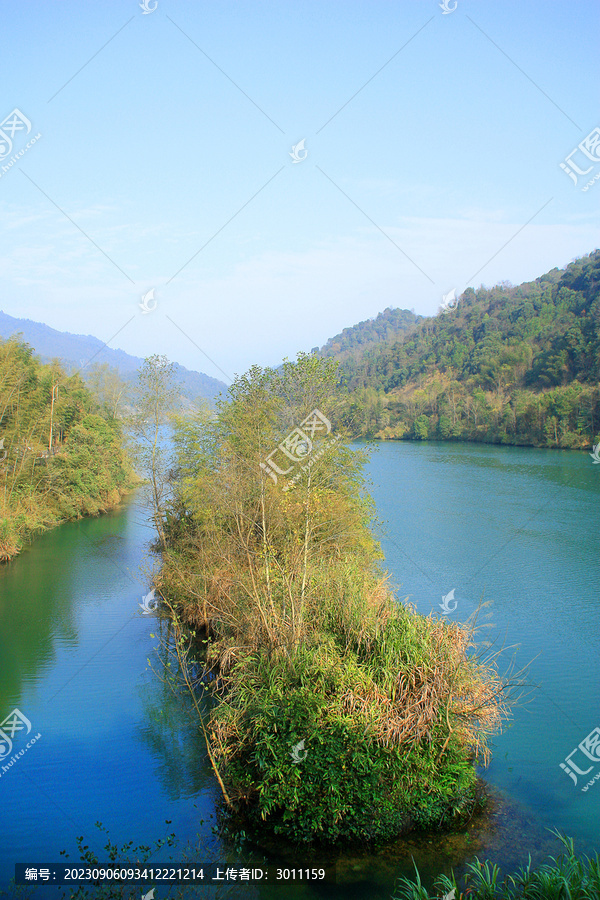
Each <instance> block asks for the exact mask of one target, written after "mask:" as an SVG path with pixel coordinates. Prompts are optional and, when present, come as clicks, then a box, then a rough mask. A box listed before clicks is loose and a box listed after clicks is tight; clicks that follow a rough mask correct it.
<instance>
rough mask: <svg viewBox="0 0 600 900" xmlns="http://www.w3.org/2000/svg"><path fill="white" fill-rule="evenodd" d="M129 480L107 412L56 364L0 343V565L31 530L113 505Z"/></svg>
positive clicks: (117, 429) (117, 431)
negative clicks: (45, 361)
mask: <svg viewBox="0 0 600 900" xmlns="http://www.w3.org/2000/svg"><path fill="white" fill-rule="evenodd" d="M133 477H134V476H133V473H132V470H131V469H130V466H129V463H128V460H127V456H126V454H125V451H124V449H123V446H122V433H121V425H120V423H119V421H118V420H117V419H116V418H115V415H114V411H113V410H112V409H111V408H110V406H109V405H108V404H102V403H100V402H99V401H98V400H96V399H95V398H94V395H93V394H92V393H91V392H90V390H89V389H88V388H87V387H86V386H85V384H84V383H83V381H82V380H81V378H80V377H79V375H71V376H68V375H67V374H66V373H65V371H64V370H63V369H62V367H61V366H60V365H59V363H58V362H54V363H52V364H51V365H42V364H41V363H40V362H39V360H38V359H37V358H36V357H35V356H34V354H33V351H32V349H31V347H29V346H28V345H27V344H25V343H24V342H22V341H20V340H18V339H16V338H11V339H10V340H2V339H0V560H7V559H10V558H11V557H13V556H15V555H16V554H17V553H18V552H19V550H20V549H21V548H22V546H23V543H24V542H25V541H26V540H27V539H28V538H30V537H31V536H32V535H33V534H35V533H37V532H40V531H43V530H44V529H46V528H49V527H51V526H53V525H57V524H58V523H60V522H63V521H65V520H67V519H73V518H78V517H80V516H83V515H95V514H97V513H98V512H101V511H103V510H106V509H109V508H111V507H113V506H115V505H116V504H117V503H118V502H119V500H120V499H121V497H122V495H123V493H124V492H125V491H126V490H127V488H128V486H129V485H130V484H131V482H132V480H133Z"/></svg>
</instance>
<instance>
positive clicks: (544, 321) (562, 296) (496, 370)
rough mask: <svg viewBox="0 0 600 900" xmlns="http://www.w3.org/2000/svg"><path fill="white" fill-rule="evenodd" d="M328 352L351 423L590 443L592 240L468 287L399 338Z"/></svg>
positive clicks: (409, 435) (426, 433) (394, 431)
mask: <svg viewBox="0 0 600 900" xmlns="http://www.w3.org/2000/svg"><path fill="white" fill-rule="evenodd" d="M330 343H331V342H330ZM327 346H329V345H327ZM321 352H322V353H325V352H326V348H324V349H323V351H321ZM338 358H340V360H341V371H342V377H343V381H344V385H345V388H346V390H347V393H348V400H347V409H346V416H345V418H346V421H347V422H348V423H349V424H351V425H352V427H353V429H354V430H355V433H358V434H361V435H373V436H376V437H381V438H404V439H417V440H423V439H426V438H433V439H438V440H439V439H443V440H445V439H454V440H470V441H487V442H492V443H508V444H519V445H532V446H540V447H545V446H548V447H575V448H583V447H589V446H590V445H591V444H592V442H593V441H597V440H598V439H599V433H600V390H599V380H600V251H598V250H597V251H595V252H594V253H592V254H590V255H589V256H585V257H583V258H581V259H578V260H576V261H574V262H572V263H570V264H569V265H568V266H567V267H566V268H565V269H564V270H559V269H553V270H552V271H551V272H548V273H547V274H546V275H542V276H541V277H540V278H537V279H536V280H535V281H532V282H527V283H524V284H521V285H519V286H517V287H515V286H511V285H508V284H501V285H497V286H496V287H493V288H491V289H487V288H480V289H479V290H477V291H474V290H473V289H472V288H468V289H467V290H466V291H465V292H464V293H463V294H462V296H461V297H460V298H459V300H458V303H457V304H456V307H455V308H454V309H452V310H446V311H443V312H441V313H440V314H439V315H437V316H436V317H432V318H428V319H424V320H421V321H420V322H419V323H418V324H417V325H416V326H415V327H414V329H413V330H412V331H411V333H409V334H407V335H406V336H405V337H404V339H403V340H397V341H395V342H394V343H393V344H391V345H380V346H373V347H371V348H369V349H367V350H366V351H364V352H363V353H360V354H358V355H350V356H348V357H347V358H344V357H343V356H342V355H340V354H338Z"/></svg>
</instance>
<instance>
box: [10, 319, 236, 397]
mask: <svg viewBox="0 0 600 900" xmlns="http://www.w3.org/2000/svg"><path fill="white" fill-rule="evenodd" d="M15 334H21V335H22V337H23V340H24V341H26V342H27V343H28V344H29V345H30V346H31V347H33V349H34V350H35V352H36V353H37V355H38V356H39V357H41V360H42V362H50V361H51V360H53V359H56V358H58V359H60V360H61V362H62V363H63V366H64V368H65V369H66V370H67V371H72V370H74V369H79V368H81V367H82V366H84V365H86V364H87V366H86V368H87V367H89V366H93V365H94V364H95V363H108V364H109V365H110V366H113V367H114V368H116V369H118V370H119V374H120V375H121V377H122V378H123V379H124V380H125V381H133V380H134V377H135V373H136V372H137V370H138V369H139V367H140V366H141V365H142V364H143V362H144V360H143V359H140V357H138V356H131V355H130V354H129V353H125V351H124V350H113V349H112V348H111V347H106V346H105V345H104V343H103V342H102V341H100V340H98V338H96V337H93V336H92V335H91V334H71V333H70V332H68V331H56V330H55V329H54V328H50V326H49V325H44V324H42V323H41V322H32V321H31V319H16V318H14V317H13V316H9V315H7V314H6V313H4V312H2V311H1V310H0V337H3V338H8V337H11V336H12V335H15ZM175 372H176V376H177V379H178V382H179V384H180V386H181V395H182V397H185V398H186V399H187V400H190V401H194V400H196V399H197V398H198V397H202V398H203V399H205V400H208V401H210V402H211V403H212V402H213V401H214V399H215V397H217V395H218V394H220V393H222V392H223V393H225V392H226V391H227V385H226V384H224V382H222V381H219V380H218V379H217V378H211V377H210V376H209V375H204V373H202V372H195V371H193V370H191V369H186V368H185V366H180V365H179V363H175ZM85 374H86V369H85V368H84V369H83V372H82V375H83V376H84V377H85Z"/></svg>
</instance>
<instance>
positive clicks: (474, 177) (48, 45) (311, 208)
mask: <svg viewBox="0 0 600 900" xmlns="http://www.w3.org/2000/svg"><path fill="white" fill-rule="evenodd" d="M156 2H157V0H148V6H149V7H150V8H152V7H153V6H154V5H155V3H156ZM455 3H456V8H455V9H454V11H453V12H451V13H447V14H443V11H442V9H441V8H440V5H439V0H433V2H430V0H406V2H395V3H392V2H385V3H382V2H376V0H370V2H368V3H367V2H361V3H358V2H351V0H350V2H344V3H342V2H338V0H336V2H328V0H325V2H323V0H321V2H311V0H304V2H301V3H300V2H293V3H292V2H287V0H278V2H277V3H275V2H262V3H255V2H248V3H232V2H220V3H218V4H216V3H215V4H199V3H191V2H181V0H180V2H177V0H158V2H157V5H156V9H155V10H154V12H151V13H147V14H144V12H143V10H142V8H140V5H139V2H138V0H108V2H107V0H103V2H102V3H97V4H94V3H91V2H90V0H61V2H56V0H55V2H53V3H47V2H32V0H27V3H25V4H12V5H11V8H9V9H7V10H5V11H4V13H3V22H2V34H3V41H2V43H3V49H4V70H3V77H2V87H1V89H0V100H1V108H0V120H2V119H4V118H5V117H7V116H8V115H9V114H10V113H11V112H12V111H13V110H14V109H15V108H16V109H18V110H20V111H21V112H22V113H23V114H24V116H25V117H27V119H28V120H29V121H30V122H31V126H32V128H31V132H30V133H29V134H25V130H26V129H23V130H22V131H17V132H16V133H15V134H14V137H13V148H12V152H11V154H10V155H9V156H7V157H6V158H5V159H0V213H1V217H0V309H3V310H4V312H7V313H9V314H10V315H14V316H22V317H27V318H31V319H35V320H38V321H43V322H46V323H47V324H49V325H51V326H52V327H54V328H58V329H61V330H68V331H72V332H76V333H83V334H88V333H90V334H94V335H96V336H97V337H99V338H101V339H102V340H105V341H110V345H111V346H113V347H120V348H122V349H124V350H126V351H128V352H130V353H134V354H136V355H139V356H146V355H149V354H151V353H165V354H166V355H167V356H169V358H171V359H175V360H177V361H178V362H181V363H182V364H183V365H186V366H188V367H189V368H194V369H199V370H201V371H205V372H207V373H208V374H210V375H213V376H215V377H220V378H224V375H223V373H226V374H227V375H228V376H230V377H231V376H233V375H234V373H236V372H237V373H241V372H243V371H245V370H246V369H247V368H248V367H249V366H250V365H252V364H253V363H259V364H261V365H275V364H277V363H278V362H279V361H280V360H281V359H282V358H283V357H284V356H289V357H293V356H294V355H295V353H296V352H297V351H298V350H310V349H311V348H312V347H314V346H320V345H322V344H323V343H324V342H325V341H326V340H327V338H328V337H330V336H332V335H334V334H335V333H337V332H339V331H341V330H342V328H344V327H346V326H349V325H352V324H354V323H356V322H358V321H360V320H362V319H366V318H369V317H372V316H375V315H377V313H378V312H380V311H382V310H383V309H385V308H386V307H387V306H400V307H405V308H409V309H410V308H414V309H415V310H416V312H418V313H421V314H425V315H427V314H433V313H435V312H436V310H437V309H438V307H439V305H440V302H441V297H442V294H443V293H446V292H448V291H449V290H450V289H451V288H456V290H457V291H459V292H460V291H462V290H464V289H465V287H467V286H468V285H472V286H474V287H477V286H479V285H480V284H485V285H488V286H490V285H493V284H496V283H498V282H499V281H503V280H507V281H511V282H512V283H519V282H520V281H523V280H528V279H532V278H535V277H536V276H537V275H540V274H542V273H543V272H545V271H547V270H548V269H550V268H553V267H554V266H558V267H563V266H565V265H566V264H567V263H568V262H569V261H570V260H571V259H573V258H574V257H576V256H580V255H583V254H585V253H589V252H590V251H592V250H594V249H595V248H596V247H598V246H599V244H600V241H599V239H598V224H599V220H600V213H599V200H600V181H598V182H596V183H594V184H593V186H591V187H590V188H589V189H588V190H587V191H583V190H582V187H584V186H585V184H586V183H587V178H590V179H591V178H592V177H593V176H594V174H595V173H596V172H600V158H596V159H595V160H590V159H589V158H588V159H587V161H586V166H585V167H584V166H583V161H584V160H586V157H585V156H582V155H581V152H580V151H578V155H576V156H575V157H573V159H574V160H575V162H576V163H577V164H578V165H579V167H580V168H581V169H583V168H587V167H592V171H591V172H590V174H589V175H588V176H587V178H586V177H581V176H580V177H578V184H577V185H575V184H573V181H572V180H571V179H570V178H569V177H568V176H567V174H565V172H564V171H563V170H561V168H560V165H559V164H560V163H561V161H564V160H565V158H566V157H567V156H568V155H569V154H570V152H571V151H573V150H574V149H575V148H576V147H577V145H578V144H579V143H580V142H581V141H582V140H583V139H584V138H585V137H586V136H587V135H589V134H590V132H592V131H593V130H594V128H596V127H598V126H600V110H599V108H598V98H597V75H596V69H597V40H598V34H599V25H600V4H599V3H598V2H597V0H578V2H577V4H568V3H564V2H544V3H543V4H542V3H539V0H537V2H534V0H511V2H502V3H500V2H492V0H477V2H475V0H449V2H448V4H447V5H448V6H449V7H453V6H454V4H455ZM79 70H80V71H79ZM37 134H41V137H40V138H39V139H38V140H37V141H36V142H35V144H34V145H32V146H30V147H29V148H28V149H26V151H25V152H24V153H23V155H22V156H19V157H16V158H15V161H14V162H13V163H12V165H9V167H8V168H7V170H6V171H4V170H3V166H5V167H6V165H7V163H8V162H10V160H11V158H13V157H15V154H16V153H18V152H19V151H20V150H21V149H23V148H25V146H26V144H27V142H29V141H30V140H31V138H32V137H35V136H36V135H37ZM0 138H1V135H0ZM301 140H304V141H305V144H304V149H305V151H306V156H305V158H303V159H302V160H301V161H300V162H297V163H295V162H294V161H293V160H292V158H291V156H290V151H291V150H292V146H293V145H296V144H298V143H299V142H300V141H301ZM594 153H595V154H596V157H600V153H598V152H597V151H596V150H592V155H593V154H594ZM298 155H299V156H304V154H303V153H301V152H299V154H298ZM150 288H154V290H155V299H156V302H157V306H156V309H154V310H153V311H152V312H151V313H148V314H143V313H142V311H141V309H140V308H139V306H138V304H139V302H140V299H141V296H142V294H144V293H145V292H147V291H148V290H149V289H150ZM115 335H116V336H115ZM201 351H204V353H205V354H208V356H209V357H210V358H211V360H213V361H214V363H215V364H216V365H213V363H211V362H209V361H208V359H207V358H206V356H204V355H203V353H202V352H201Z"/></svg>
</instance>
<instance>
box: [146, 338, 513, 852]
mask: <svg viewBox="0 0 600 900" xmlns="http://www.w3.org/2000/svg"><path fill="white" fill-rule="evenodd" d="M336 368H337V366H336V363H335V362H334V361H332V360H323V359H319V358H317V357H316V356H314V355H311V356H307V355H303V354H301V355H300V356H299V358H298V361H297V362H296V363H289V362H286V363H285V364H284V366H283V367H282V368H281V369H279V370H277V371H274V370H269V369H266V370H263V369H259V368H254V369H252V370H251V371H250V372H249V373H248V374H247V375H246V376H243V377H242V378H239V379H238V380H237V381H236V382H235V383H234V385H233V386H232V388H231V400H230V402H229V403H222V404H221V406H220V409H219V415H218V417H217V418H216V419H214V420H212V421H211V420H208V419H206V418H204V419H201V418H198V419H197V420H192V421H188V422H187V423H183V422H182V423H180V427H179V429H178V434H177V444H178V448H179V468H178V477H177V479H176V482H175V485H174V491H175V494H174V501H173V504H172V509H171V513H170V516H169V517H168V519H167V525H166V527H165V535H166V551H165V553H164V556H163V569H162V571H161V574H160V577H159V579H158V584H157V586H158V588H159V590H160V592H161V594H162V596H163V597H164V598H165V600H166V603H167V605H168V606H170V607H171V609H172V610H174V611H175V613H176V617H177V628H179V622H182V623H184V624H185V625H187V627H188V628H189V629H190V632H193V631H195V632H197V633H198V634H199V635H200V636H201V637H203V638H206V639H208V644H207V645H205V646H206V650H205V655H204V664H205V672H206V675H207V679H208V681H207V683H210V684H212V685H213V686H214V688H215V690H216V691H217V698H218V702H217V703H216V704H215V706H214V708H213V710H212V712H211V716H210V720H209V722H208V725H207V734H208V740H209V742H210V746H209V755H210V758H211V761H212V762H214V763H216V765H217V767H218V772H219V779H220V780H221V778H222V782H223V784H224V786H225V789H224V790H223V795H224V798H225V800H226V802H227V803H228V805H229V806H230V807H233V808H234V809H236V810H237V812H239V813H240V814H241V815H242V816H243V817H244V820H245V821H247V822H249V823H250V825H251V826H252V827H253V829H254V830H260V829H261V828H266V829H267V830H268V831H269V832H271V833H273V832H274V833H276V834H281V835H285V836H286V837H287V838H292V839H294V840H298V841H311V840H317V841H324V842H327V843H333V842H335V841H339V840H344V839H346V840H349V839H351V840H374V839H383V838H386V837H392V836H395V835H397V834H399V833H401V832H403V831H406V830H409V829H411V828H415V827H441V826H443V825H448V824H450V823H451V822H453V821H454V820H455V819H456V818H460V817H461V816H464V815H465V814H467V813H470V812H471V811H472V809H473V806H474V803H475V797H476V790H475V783H476V779H475V772H474V768H473V763H474V761H475V760H476V759H479V760H481V761H482V762H485V761H486V760H487V759H488V757H489V749H488V739H489V736H490V735H491V734H493V733H494V732H495V731H496V730H497V729H498V728H499V726H500V723H501V721H502V718H503V716H504V715H505V713H506V705H505V699H506V698H505V695H504V689H505V684H504V683H503V681H502V679H500V678H499V676H498V674H497V671H496V669H495V666H494V665H493V663H492V662H491V661H490V660H487V661H486V660H482V659H479V658H478V657H477V656H474V655H473V653H472V647H473V640H472V638H473V633H472V630H471V629H470V628H468V627H462V626H459V625H457V624H456V623H448V622H446V621H445V620H440V619H431V618H425V617H423V616H419V615H417V614H416V612H415V611H414V610H413V609H412V608H410V607H407V606H404V605H403V604H400V603H399V602H398V601H397V599H396V598H395V597H393V595H392V594H391V592H390V590H389V588H388V585H387V581H386V578H385V576H384V575H383V574H382V572H381V571H380V570H379V568H378V560H379V558H380V556H381V553H380V550H379V547H378V545H377V544H376V542H375V541H374V539H373V536H372V533H371V528H370V526H371V523H372V519H373V505H372V501H371V500H370V498H369V497H368V495H367V494H366V492H365V489H364V488H365V483H364V479H363V474H362V467H363V464H364V461H365V455H364V454H363V453H360V452H352V451H350V449H349V448H348V447H347V446H346V445H345V444H344V442H343V433H342V432H340V433H339V434H336V441H335V442H334V441H333V440H332V436H331V435H329V436H323V435H322V436H321V437H319V436H318V435H313V439H314V445H315V446H314V447H313V452H314V459H317V448H318V447H319V446H320V447H321V449H322V450H323V451H324V452H323V455H322V456H321V457H320V458H318V461H317V462H316V463H315V465H309V464H308V463H307V464H306V465H305V466H304V467H303V470H302V471H301V477H300V478H299V479H298V480H297V481H294V483H293V487H292V488H291V489H290V490H286V489H284V488H285V487H289V485H290V482H288V484H287V486H286V485H285V484H284V479H283V478H282V477H281V476H280V477H279V479H278V481H277V482H275V480H274V479H272V478H271V477H269V476H268V475H267V474H266V472H265V469H264V468H262V467H261V463H262V462H263V461H264V460H265V459H266V458H267V457H268V455H269V453H270V451H272V450H273V449H274V448H275V447H277V445H278V444H279V445H281V443H282V440H283V439H285V436H286V435H287V434H290V433H291V432H292V431H293V429H294V427H295V426H296V424H297V423H300V422H302V421H303V420H304V419H305V417H306V416H307V415H308V414H309V413H310V412H311V411H312V410H314V409H315V408H318V409H319V410H320V411H321V412H322V413H323V414H324V415H326V416H331V417H332V418H333V419H336V418H337V417H338V414H339V408H340V402H341V399H340V397H339V394H338V391H337V388H336V382H337V371H336ZM290 446H291V445H290ZM325 451H326V452H325ZM290 478H291V476H290ZM202 727H204V726H202ZM302 742H304V744H302ZM294 748H296V749H297V750H300V752H299V753H298V752H297V753H296V754H294ZM373 810H376V811H377V814H376V815H374V814H373Z"/></svg>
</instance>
